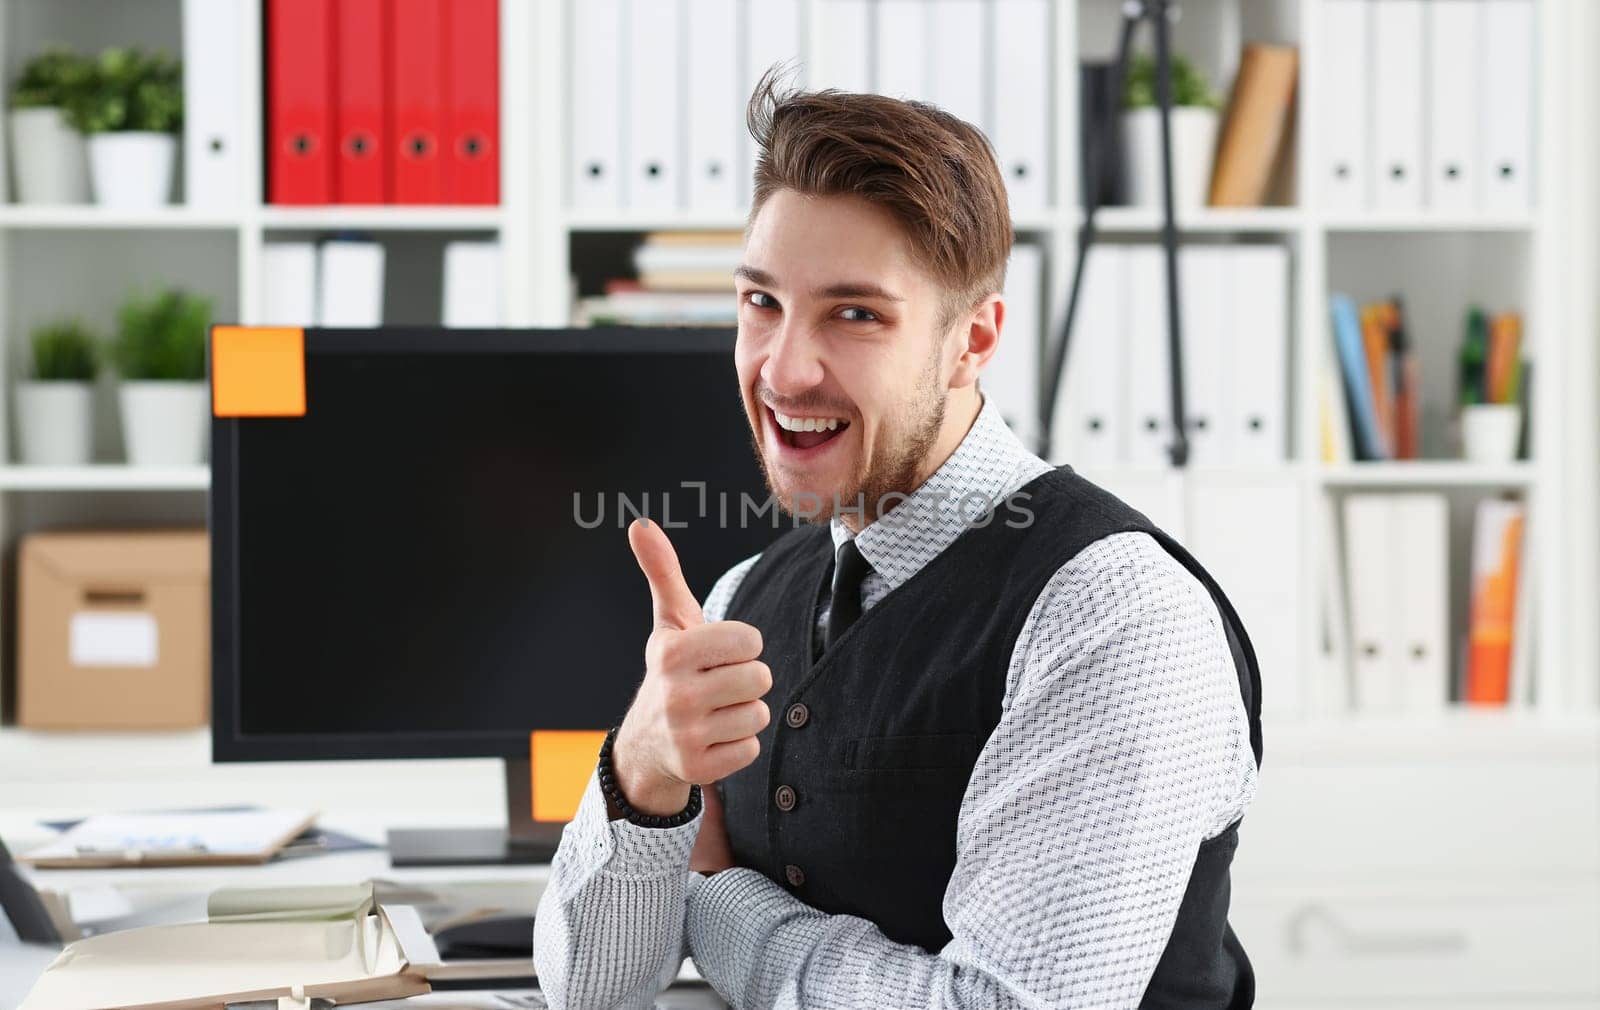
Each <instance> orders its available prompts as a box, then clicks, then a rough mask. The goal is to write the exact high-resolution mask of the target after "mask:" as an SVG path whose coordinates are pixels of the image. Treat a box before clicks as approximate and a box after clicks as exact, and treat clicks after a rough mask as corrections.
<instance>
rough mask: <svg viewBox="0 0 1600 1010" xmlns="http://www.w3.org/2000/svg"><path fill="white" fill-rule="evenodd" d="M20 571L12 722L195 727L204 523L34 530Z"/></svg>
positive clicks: (204, 637) (200, 707)
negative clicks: (14, 718)
mask: <svg viewBox="0 0 1600 1010" xmlns="http://www.w3.org/2000/svg"><path fill="white" fill-rule="evenodd" d="M17 568H18V571H17V598H18V602H17V722H18V724H19V725H22V726H28V727H33V728H41V729H155V728H180V727H191V726H203V725H205V724H206V723H207V722H208V721H209V718H210V705H211V623H210V622H211V595H210V584H211V580H210V568H211V556H210V546H209V538H208V537H207V535H206V533H205V531H204V530H162V531H137V532H108V531H102V532H85V533H37V534H34V535H32V536H29V537H24V538H23V540H22V548H21V551H20V560H19V563H18V566H17Z"/></svg>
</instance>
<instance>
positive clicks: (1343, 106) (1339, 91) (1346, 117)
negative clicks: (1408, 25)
mask: <svg viewBox="0 0 1600 1010" xmlns="http://www.w3.org/2000/svg"><path fill="white" fill-rule="evenodd" d="M1370 15H1371V8H1370V7H1369V6H1368V4H1367V2H1366V0H1323V3H1322V31H1323V38H1324V39H1325V40H1326V44H1325V45H1324V46H1323V47H1322V50H1323V52H1325V53H1326V54H1327V55H1326V56H1325V57H1324V59H1323V63H1324V66H1323V68H1322V70H1323V78H1324V80H1325V82H1326V83H1324V84H1323V86H1322V88H1321V99H1320V101H1319V102H1318V105H1319V106H1320V108H1321V115H1320V116H1319V119H1320V122H1319V123H1317V124H1316V128H1317V129H1318V130H1320V131H1321V138H1320V139H1321V146H1322V152H1321V156H1320V157H1319V159H1318V164H1317V172H1316V174H1317V186H1318V188H1319V190H1320V193H1321V197H1322V203H1323V205H1324V206H1326V207H1327V208H1328V209H1329V210H1336V211H1361V210H1366V209H1367V208H1368V207H1369V206H1370V205H1371V201H1372V191H1371V171H1372V161H1371V157H1370V153H1371V150H1372V145H1371V143H1370V137H1369V134H1368V126H1369V120H1368V118H1367V113H1368V109H1369V105H1368V95H1369V86H1370V77H1369V76H1368V71H1367V61H1368V57H1369V55H1370V51H1369V43H1370V39H1371V31H1370V29H1371V23H1370Z"/></svg>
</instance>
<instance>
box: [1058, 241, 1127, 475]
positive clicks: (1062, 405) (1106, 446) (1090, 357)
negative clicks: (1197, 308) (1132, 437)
mask: <svg viewBox="0 0 1600 1010" xmlns="http://www.w3.org/2000/svg"><path fill="white" fill-rule="evenodd" d="M1127 283H1128V282H1127V250H1126V248H1125V247H1123V246H1116V245H1096V246H1093V247H1091V248H1090V250H1089V258H1088V259H1087V260H1086V261H1085V262H1084V264H1083V290H1082V291H1081V292H1080V293H1079V295H1078V311H1077V319H1076V320H1075V321H1074V322H1073V326H1072V341H1071V343H1069V344H1068V345H1067V360H1066V363H1065V365H1064V370H1065V373H1066V374H1065V375H1064V376H1063V377H1062V381H1061V386H1060V390H1061V391H1060V393H1059V394H1058V395H1057V397H1056V404H1055V416H1054V417H1053V418H1052V419H1051V428H1050V446H1051V459H1050V462H1052V463H1071V464H1072V465H1073V466H1075V467H1105V466H1116V465H1118V464H1120V463H1122V462H1124V460H1125V459H1126V458H1127V452H1128V449H1127V444H1126V442H1127V439H1126V431H1127V428H1126V423H1127V421H1126V419H1127V411H1128V408H1127V398H1128V372H1127V365H1128V356H1127V353H1126V351H1127V332H1128V331H1127V314H1126V312H1125V311H1124V305H1125V303H1126V301H1127Z"/></svg>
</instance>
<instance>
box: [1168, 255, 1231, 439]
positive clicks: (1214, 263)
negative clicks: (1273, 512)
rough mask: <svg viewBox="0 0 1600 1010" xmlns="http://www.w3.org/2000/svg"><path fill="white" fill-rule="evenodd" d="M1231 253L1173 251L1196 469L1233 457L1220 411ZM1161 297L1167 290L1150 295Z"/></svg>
mask: <svg viewBox="0 0 1600 1010" xmlns="http://www.w3.org/2000/svg"><path fill="white" fill-rule="evenodd" d="M1230 255H1231V250H1229V249H1227V248H1224V247H1223V246H1216V245H1188V246H1184V247H1182V248H1181V249H1179V250H1178V273H1179V285H1178V294H1179V297H1180V298H1181V299H1182V302H1181V304H1180V306H1179V308H1180V311H1181V318H1182V320H1183V346H1184V356H1183V392H1184V404H1183V407H1184V413H1185V416H1186V418H1187V425H1188V429H1189V461H1190V462H1191V463H1193V464H1196V465H1199V466H1206V465H1214V464H1218V463H1227V462H1229V460H1230V456H1231V453H1232V449H1231V446H1230V445H1229V430H1228V427H1227V426H1226V425H1225V424H1224V423H1223V409H1224V406H1225V404H1226V403H1227V402H1228V399H1229V397H1230V395H1231V394H1230V392H1229V390H1228V388H1227V386H1228V382H1227V373H1228V371H1229V350H1228V344H1229V343H1231V341H1229V340H1228V316H1229V315H1230V308H1231V307H1230V306H1228V305H1227V304H1226V303H1225V301H1224V299H1225V296H1226V295H1227V294H1228V291H1229V289H1228V286H1227V284H1226V283H1225V282H1226V279H1227V277H1228V274H1229V270H1228V267H1229V263H1228V259H1229V257H1230ZM1147 294H1148V297H1151V298H1164V297H1166V289H1165V288H1164V287H1163V288H1161V289H1157V290H1152V291H1149V292H1148V293H1147Z"/></svg>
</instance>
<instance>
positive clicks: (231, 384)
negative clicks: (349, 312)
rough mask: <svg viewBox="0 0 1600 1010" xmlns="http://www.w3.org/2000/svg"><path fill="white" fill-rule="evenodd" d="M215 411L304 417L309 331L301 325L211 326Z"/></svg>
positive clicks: (232, 414)
mask: <svg viewBox="0 0 1600 1010" xmlns="http://www.w3.org/2000/svg"><path fill="white" fill-rule="evenodd" d="M211 413H212V414H214V415H215V416H217V417H304V416H305V413H306V334H305V330H303V329H301V328H299V327H298V326H216V327H213V328H212V330H211Z"/></svg>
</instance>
